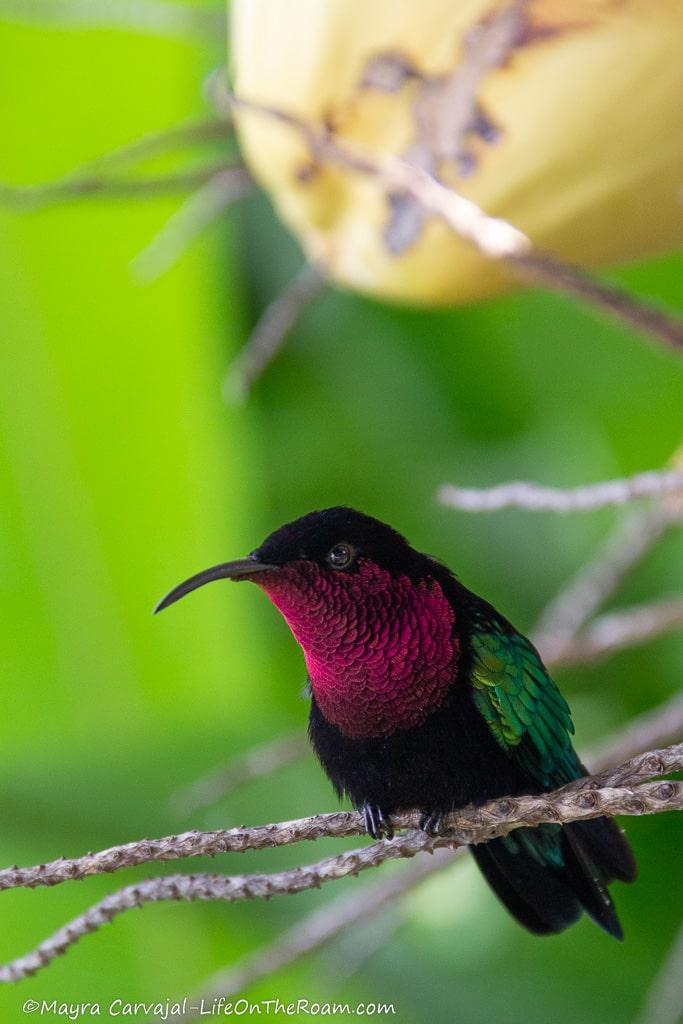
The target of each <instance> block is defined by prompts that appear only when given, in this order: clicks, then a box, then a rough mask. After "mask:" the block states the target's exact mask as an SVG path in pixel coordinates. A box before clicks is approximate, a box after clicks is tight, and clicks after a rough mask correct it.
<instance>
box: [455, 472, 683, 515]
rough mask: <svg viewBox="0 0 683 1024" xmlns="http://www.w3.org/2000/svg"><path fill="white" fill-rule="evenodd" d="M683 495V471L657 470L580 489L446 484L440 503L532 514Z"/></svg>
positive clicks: (522, 483)
mask: <svg viewBox="0 0 683 1024" xmlns="http://www.w3.org/2000/svg"><path fill="white" fill-rule="evenodd" d="M680 492H683V469H654V470H648V471H647V472H646V473H636V475H635V476H629V477H621V478H620V479H617V480H601V481H600V482H599V483H596V484H586V485H584V486H581V487H568V488H561V487H544V486H543V485H542V484H536V483H532V482H530V481H526V480H515V481H513V482H511V483H507V484H497V485H496V486H495V487H485V488H475V487H455V486H453V485H452V484H444V486H443V487H441V488H440V489H439V491H438V495H437V497H438V500H439V501H440V502H441V504H442V505H447V506H449V507H450V508H457V509H462V510H463V511H465V512H494V511H498V510H499V509H505V508H524V509H529V510H531V511H533V512H560V513H566V512H592V511H594V510H595V509H599V508H605V507H606V506H608V505H626V504H628V503H629V502H631V501H634V500H635V499H636V498H659V497H662V496H663V495H666V494H675V493H680Z"/></svg>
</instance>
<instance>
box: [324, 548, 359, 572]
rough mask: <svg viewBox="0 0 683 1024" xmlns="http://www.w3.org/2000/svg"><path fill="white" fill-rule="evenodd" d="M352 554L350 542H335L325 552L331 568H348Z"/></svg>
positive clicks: (351, 560)
mask: <svg viewBox="0 0 683 1024" xmlns="http://www.w3.org/2000/svg"><path fill="white" fill-rule="evenodd" d="M354 554H355V552H354V550H353V548H352V547H351V545H350V544H335V545H334V547H333V548H332V550H331V551H328V553H327V561H328V562H329V564H330V565H331V566H332V568H333V569H348V567H349V566H350V565H351V563H352V562H353V558H354Z"/></svg>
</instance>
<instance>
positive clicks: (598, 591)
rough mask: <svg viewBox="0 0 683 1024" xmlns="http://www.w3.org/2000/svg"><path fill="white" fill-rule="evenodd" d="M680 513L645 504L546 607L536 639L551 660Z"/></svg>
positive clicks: (555, 657)
mask: <svg viewBox="0 0 683 1024" xmlns="http://www.w3.org/2000/svg"><path fill="white" fill-rule="evenodd" d="M678 521H680V517H679V516H678V514H674V512H673V510H671V509H668V508H665V507H663V506H657V507H656V508H651V509H647V510H646V511H645V512H639V513H638V514H636V515H634V516H631V517H629V518H628V519H627V520H626V521H625V522H623V523H620V524H619V526H618V527H617V528H616V529H615V531H614V532H613V534H611V535H610V537H609V538H608V540H607V542H606V544H605V545H604V547H603V548H602V549H601V550H600V551H599V552H598V554H597V555H596V556H595V557H594V558H593V559H591V561H589V562H588V563H587V564H586V565H584V566H582V568H581V569H579V571H578V572H577V573H576V575H575V576H574V577H573V579H571V580H570V581H569V583H567V584H565V586H564V587H563V588H562V590H561V591H560V593H559V594H558V595H557V596H556V597H555V598H553V600H552V601H550V603H549V604H548V605H547V606H546V608H545V610H544V612H543V614H542V615H541V617H540V619H539V621H538V623H537V625H536V627H535V629H534V631H533V633H532V639H533V641H534V643H535V644H536V646H537V647H538V648H539V649H540V650H541V651H542V652H543V656H544V658H545V659H546V660H547V662H548V663H549V664H550V663H552V662H555V661H556V660H558V659H559V658H561V656H562V652H563V651H564V648H565V647H566V646H567V645H568V644H569V643H570V642H571V640H572V639H573V637H574V636H575V635H576V634H577V633H578V632H579V630H580V629H581V628H582V626H584V625H585V624H586V622H588V621H589V620H590V619H591V618H592V617H593V616H594V615H595V613H596V612H598V611H599V610H600V608H601V607H602V605H603V604H604V603H605V602H606V601H607V600H608V599H609V598H610V597H611V596H612V594H613V593H614V592H615V591H616V590H617V588H618V587H619V586H620V585H621V583H622V582H623V581H624V580H625V579H626V577H627V576H628V575H629V573H630V572H632V570H633V569H634V568H635V567H636V566H637V565H639V563H640V562H641V561H642V560H643V558H644V557H645V556H646V555H647V553H648V552H649V551H650V550H651V549H652V548H653V547H654V545H655V544H656V543H657V541H658V540H659V539H660V538H661V537H662V536H663V534H664V533H665V532H666V530H667V529H668V528H669V527H670V526H671V525H672V523H675V522H678Z"/></svg>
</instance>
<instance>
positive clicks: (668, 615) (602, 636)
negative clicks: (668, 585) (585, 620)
mask: <svg viewBox="0 0 683 1024" xmlns="http://www.w3.org/2000/svg"><path fill="white" fill-rule="evenodd" d="M676 629H683V598H673V599H671V600H668V601H667V600H665V601H653V602H652V604H642V605H636V606H635V607H634V608H627V609H625V610H623V611H616V612H613V613H611V614H610V615H603V616H601V617H600V618H599V619H595V620H594V621H593V622H591V624H590V626H588V627H587V628H586V629H584V630H583V632H580V633H577V634H576V635H575V636H574V637H573V639H571V640H568V641H567V643H566V644H564V645H563V647H562V650H561V651H560V652H556V653H555V654H554V656H552V657H551V658H549V659H547V661H546V663H547V664H548V665H552V666H553V667H554V666H557V665H585V664H586V663H588V662H595V661H601V660H602V659H603V658H608V657H609V656H610V655H611V654H614V653H615V651H620V650H623V649H624V648H626V647H636V646H638V645H639V644H642V643H646V642H648V641H650V640H654V639H656V638H657V637H658V636H661V635H662V634H663V633H670V632H671V631H672V630H676Z"/></svg>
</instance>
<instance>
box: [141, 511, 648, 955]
mask: <svg viewBox="0 0 683 1024" xmlns="http://www.w3.org/2000/svg"><path fill="white" fill-rule="evenodd" d="M223 578H228V579H233V580H252V581H253V582H254V583H256V584H258V586H259V587H261V589H262V590H264V591H265V593H266V594H267V596H268V597H269V598H270V600H271V601H272V602H273V604H274V605H275V606H276V607H277V608H278V609H279V610H280V612H281V613H282V615H283V616H284V618H285V619H286V621H287V624H288V625H289V628H290V629H291V631H292V633H293V634H294V637H295V638H296V640H297V641H298V643H299V644H300V645H301V647H302V649H303V653H304V658H305V660H306V666H307V669H308V676H309V680H310V690H311V708H310V720H309V735H310V739H311V743H312V745H313V747H314V749H315V752H316V754H317V755H318V757H319V759H320V761H321V763H322V766H323V768H324V769H325V771H326V773H327V775H328V776H329V778H330V780H331V782H332V785H333V786H334V788H335V790H336V792H337V794H338V795H339V796H342V795H344V794H345V795H347V796H348V797H349V798H350V800H351V802H352V803H353V805H354V807H356V808H357V809H358V810H362V811H363V813H364V816H365V822H366V827H367V830H368V832H369V833H370V835H372V836H373V837H374V838H375V839H377V838H379V837H381V836H382V835H387V836H391V835H392V828H391V815H392V814H394V813H396V812H399V811H404V810H414V809H418V810H419V811H420V812H421V814H422V821H421V824H422V827H423V828H424V829H425V830H426V831H428V832H430V833H435V832H438V830H439V828H440V824H441V818H442V816H443V815H444V814H446V813H447V812H449V811H451V810H455V809H456V808H459V807H462V806H464V805H465V804H468V803H470V802H473V803H481V802H483V801H485V800H488V799H492V798H495V797H500V796H503V795H508V796H510V795H511V796H514V795H519V794H523V793H542V792H544V791H547V790H552V789H555V788H557V787H558V786H562V785H564V784H565V783H568V782H570V781H572V780H573V779H577V778H580V777H581V776H583V775H585V774H586V771H585V769H584V767H583V765H582V764H581V762H580V761H579V758H578V757H577V755H576V753H575V751H574V748H573V746H572V741H571V735H572V733H573V732H574V728H573V725H572V720H571V716H570V712H569V708H568V706H567V704H566V702H565V700H564V698H563V697H562V695H561V694H560V692H559V690H558V688H557V686H556V684H555V683H554V682H553V680H552V678H551V677H550V675H549V674H548V671H547V669H546V668H545V667H544V665H543V662H542V661H541V658H540V655H539V654H538V652H537V651H536V650H535V648H534V647H533V645H532V644H531V643H530V642H529V641H528V640H527V639H525V637H523V636H522V635H521V634H520V633H518V632H517V630H516V629H515V628H514V626H512V625H511V624H510V623H509V622H508V621H507V619H505V618H504V617H503V616H502V615H501V614H500V613H499V612H497V611H496V610H495V608H493V607H492V606H491V605H490V604H488V603H487V602H486V601H484V600H483V599H482V598H480V597H477V596H476V595H475V594H473V593H472V592H471V591H470V590H468V589H467V588H466V587H465V586H463V585H462V583H460V582H459V581H458V580H457V579H456V578H455V576H454V575H453V574H452V573H451V572H450V570H449V569H447V568H446V566H444V565H442V564H441V563H440V562H438V561H436V560H435V559H434V558H431V557H429V556H428V555H423V554H420V553H419V552H418V551H415V550H414V549H413V548H412V547H411V546H410V545H409V544H408V542H407V541H406V540H405V539H404V538H403V537H402V536H401V535H400V534H399V533H397V532H396V531H395V530H393V529H392V528H391V527H390V526H386V525H385V524H384V523H381V522H379V521H378V520H377V519H373V518H371V517H370V516H367V515H363V514H362V513H360V512H356V511H354V510H353V509H351V508H344V507H338V508H330V509H325V510H324V511H320V512H311V513H309V514H308V515H306V516H303V517H302V518H301V519H297V520H295V521H294V522H292V523H288V524H287V525H286V526H283V527H281V528H280V529H279V530H276V531H275V532H274V533H272V534H271V535H270V536H269V537H268V538H267V539H266V540H265V541H264V542H263V544H261V546H260V547H258V548H257V549H256V550H255V551H253V552H252V553H251V554H250V555H249V557H248V558H246V559H242V560H241V561H237V562H227V563H224V564H222V565H217V566H214V567H213V568H211V569H207V570H206V571H204V572H201V573H198V574H197V575H196V576H193V577H192V578H191V579H189V580H186V581H185V582H184V583H181V584H180V586H178V587H176V588H175V589H174V590H172V591H171V592H170V593H169V594H168V595H167V596H166V597H165V598H164V599H163V600H162V601H161V602H160V603H159V605H158V606H157V609H156V610H157V611H160V610H161V609H163V608H166V607H168V605H170V604H172V603H173V602H174V601H177V600H178V599H179V598H181V597H183V596H184V595H185V594H188V593H189V592H190V591H192V590H195V589H196V588H197V587H200V586H203V584H205V583H208V582H210V581H211V580H216V579H223ZM471 849H472V854H473V856H474V858H475V860H476V862H477V864H478V865H479V868H480V869H481V871H482V873H483V875H484V877H485V878H486V880H487V881H488V883H489V884H490V886H491V887H492V888H493V890H494V892H495V893H496V894H497V895H498V897H499V899H500V900H501V901H502V902H503V904H504V905H505V906H506V907H507V909H508V910H509V911H510V912H511V914H512V915H513V916H514V917H515V918H516V919H517V920H518V921H519V922H520V923H521V924H522V925H524V926H525V927H526V928H528V929H529V930H530V931H532V932H535V933H536V934H539V935H546V934H552V933H555V932H560V931H562V930H563V929H565V928H567V927H568V926H569V925H571V924H573V923H574V922H575V921H576V920H577V918H578V917H579V916H580V915H581V913H582V911H584V910H585V911H586V912H587V913H588V914H589V915H590V916H591V917H592V918H593V920H594V921H595V922H596V923H597V924H599V925H600V926H601V927H602V928H604V929H605V931H607V932H609V934H610V935H614V936H615V937H616V938H622V929H621V925H620V923H619V919H618V917H617V914H616V911H615V909H614V905H613V903H612V900H611V899H610V896H609V893H608V891H607V885H608V884H609V883H610V882H611V881H613V880H614V879H620V880H622V881H625V882H630V881H632V880H633V879H634V878H635V876H636V865H635V861H634V858H633V855H632V853H631V851H630V849H629V846H628V844H627V842H626V840H625V838H624V836H623V834H622V832H621V830H620V829H619V828H618V826H617V825H616V824H615V823H614V822H613V821H612V820H611V819H609V818H598V819H595V820H593V821H584V822H574V823H572V824H567V825H563V826H559V825H555V824H547V825H540V826H538V827H536V828H519V829H516V830H514V831H512V832H511V833H510V834H509V835H507V836H505V837H500V838H497V839H493V840H491V841H490V842H488V843H484V844H478V845H474V846H472V848H471Z"/></svg>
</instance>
